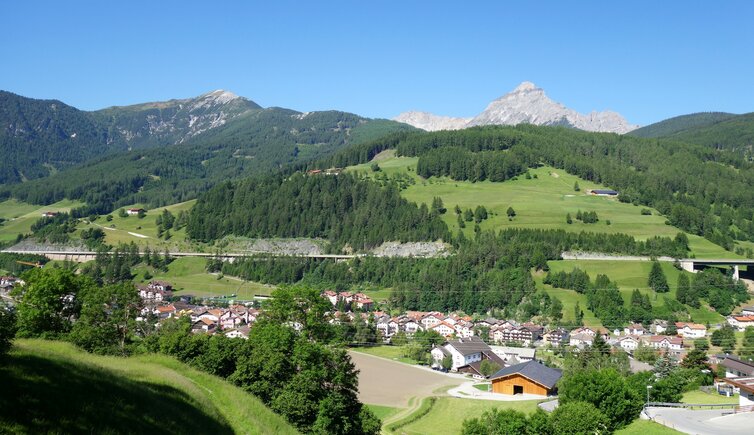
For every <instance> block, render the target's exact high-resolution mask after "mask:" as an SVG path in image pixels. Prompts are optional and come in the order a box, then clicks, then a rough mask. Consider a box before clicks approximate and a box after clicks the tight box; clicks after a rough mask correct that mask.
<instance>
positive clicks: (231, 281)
mask: <svg viewBox="0 0 754 435" xmlns="http://www.w3.org/2000/svg"><path fill="white" fill-rule="evenodd" d="M206 265H207V260H205V259H204V258H198V257H182V258H177V259H175V260H174V261H173V262H172V263H170V265H168V271H167V272H162V271H156V272H155V271H154V270H151V268H150V272H151V273H152V275H154V276H153V277H152V278H151V279H152V280H162V281H167V282H170V283H171V284H173V288H174V290H175V292H176V294H178V295H181V294H191V295H194V296H199V297H222V296H229V295H231V294H236V299H241V300H251V299H252V298H253V297H254V295H256V294H262V295H269V294H270V293H272V291H273V290H274V289H275V286H271V285H266V284H261V283H258V282H253V281H244V280H242V279H240V278H236V277H232V276H223V277H220V279H218V277H219V275H215V274H210V273H207V270H206ZM146 270H147V269H146V268H145V267H144V266H143V265H142V266H139V267H137V268H135V270H134V271H135V273H136V274H137V276H136V281H137V282H141V283H144V282H146V281H147V280H145V279H144V272H145V271H146Z"/></svg>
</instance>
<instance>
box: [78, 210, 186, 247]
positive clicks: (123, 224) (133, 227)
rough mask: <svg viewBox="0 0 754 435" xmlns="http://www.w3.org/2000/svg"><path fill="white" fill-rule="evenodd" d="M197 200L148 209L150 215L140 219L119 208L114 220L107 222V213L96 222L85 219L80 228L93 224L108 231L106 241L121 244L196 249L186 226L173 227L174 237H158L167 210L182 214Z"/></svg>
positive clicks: (113, 215) (171, 231) (114, 213)
mask: <svg viewBox="0 0 754 435" xmlns="http://www.w3.org/2000/svg"><path fill="white" fill-rule="evenodd" d="M195 202H196V200H191V201H186V202H182V203H178V204H173V205H169V206H167V207H160V208H155V209H152V210H147V214H146V216H144V217H143V218H142V219H139V217H138V216H126V217H120V216H118V210H115V211H113V213H111V216H112V217H113V219H112V221H109V222H108V221H107V220H106V218H105V217H104V216H101V217H100V218H99V219H97V220H96V221H94V223H91V224H90V223H88V222H82V223H81V224H79V228H80V229H86V228H90V227H92V226H95V227H99V228H102V229H103V230H105V243H107V244H110V245H117V244H118V243H131V242H134V243H136V244H137V245H139V246H142V247H145V246H149V247H150V248H151V249H158V250H160V251H162V250H164V249H165V248H168V249H170V250H171V251H183V250H192V248H193V246H192V245H191V244H190V243H187V242H186V241H185V238H186V229H185V228H182V229H180V230H179V231H175V230H170V233H171V235H172V237H171V238H170V240H167V241H166V240H164V239H160V238H158V237H157V223H156V220H157V216H159V215H160V214H161V213H162V212H163V211H164V210H169V211H170V213H172V214H173V216H175V217H178V213H179V212H181V211H189V210H190V209H191V207H193V206H194V203H195ZM139 207H142V205H141V204H134V205H131V206H127V207H123V208H124V209H126V210H127V209H129V208H139Z"/></svg>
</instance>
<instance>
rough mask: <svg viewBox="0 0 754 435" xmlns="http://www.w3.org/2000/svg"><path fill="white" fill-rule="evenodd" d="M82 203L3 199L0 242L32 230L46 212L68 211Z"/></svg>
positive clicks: (0, 207)
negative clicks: (26, 201)
mask: <svg viewBox="0 0 754 435" xmlns="http://www.w3.org/2000/svg"><path fill="white" fill-rule="evenodd" d="M82 205H84V204H83V203H82V202H79V201H69V200H63V201H59V202H56V203H55V204H51V205H45V206H39V205H34V204H27V203H24V202H20V201H16V200H15V199H9V200H7V201H2V202H0V218H3V219H5V221H4V222H3V223H2V224H0V243H3V242H9V241H13V240H15V239H16V236H18V235H19V234H27V233H29V232H31V226H32V224H33V223H34V222H36V221H37V220H38V219H39V218H41V217H42V213H44V212H47V211H51V212H67V211H70V210H71V209H72V208H76V207H81V206H82Z"/></svg>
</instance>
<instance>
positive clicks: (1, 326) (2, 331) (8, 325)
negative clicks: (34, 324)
mask: <svg viewBox="0 0 754 435" xmlns="http://www.w3.org/2000/svg"><path fill="white" fill-rule="evenodd" d="M17 330H18V328H17V327H16V312H15V311H14V310H13V309H12V308H11V307H9V306H6V305H5V304H3V303H2V302H0V357H1V356H3V355H5V353H6V352H8V350H10V347H11V344H12V341H13V337H15V336H16V331H17Z"/></svg>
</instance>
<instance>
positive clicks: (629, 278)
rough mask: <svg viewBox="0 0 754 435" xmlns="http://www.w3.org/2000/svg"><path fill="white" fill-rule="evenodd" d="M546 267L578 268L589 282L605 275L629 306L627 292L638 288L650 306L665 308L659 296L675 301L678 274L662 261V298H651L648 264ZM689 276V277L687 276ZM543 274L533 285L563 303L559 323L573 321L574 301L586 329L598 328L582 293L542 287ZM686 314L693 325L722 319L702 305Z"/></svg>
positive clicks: (554, 265)
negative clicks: (665, 285) (664, 286)
mask: <svg viewBox="0 0 754 435" xmlns="http://www.w3.org/2000/svg"><path fill="white" fill-rule="evenodd" d="M547 264H548V265H549V266H550V270H551V271H552V272H559V271H565V272H570V271H572V270H573V269H575V268H579V269H581V270H583V271H585V272H587V273H588V274H589V276H590V277H591V279H592V280H594V278H595V277H596V276H597V275H598V274H606V275H607V276H609V277H610V279H611V280H612V281H615V282H616V283H617V284H618V287H619V289H620V293H621V296H622V297H623V301H624V305H625V306H626V307H628V306H629V302H630V301H631V293H632V292H633V290H634V289H639V291H640V292H641V293H642V294H647V295H649V299H650V301H651V302H652V306H663V305H665V301H664V298H663V297H662V296H668V297H670V298H671V299H675V292H676V283H677V282H678V275H679V274H681V273H687V272H680V271H679V270H678V269H676V268H675V267H673V265H672V263H669V262H662V263H660V264H661V266H662V270H663V272H664V273H665V276H666V277H667V279H668V283H669V284H670V292H669V293H665V294H664V295H655V293H654V292H653V291H652V290H651V289H649V288H648V284H647V279H648V277H649V271H650V269H651V268H652V263H651V262H649V261H597V260H562V261H550V262H548V263H547ZM688 275H689V276H691V274H688ZM543 276H544V274H538V275H536V276H535V279H536V281H537V286H538V287H539V288H542V289H544V290H545V291H546V292H547V293H548V294H549V295H550V296H555V297H557V298H558V299H560V301H561V302H562V303H563V321H564V322H566V323H570V322H573V321H574V320H575V318H574V307H575V305H576V302H578V303H579V305H580V306H581V308H582V309H583V310H584V323H585V324H586V325H587V326H602V324H601V323H600V321H599V320H598V319H597V318H596V317H594V315H593V314H592V313H591V312H590V311H589V310H587V309H586V307H587V299H586V296H585V295H584V294H580V293H577V292H575V291H573V290H568V289H561V288H553V287H552V286H549V285H546V284H542V278H543ZM687 309H688V311H689V314H690V315H691V318H692V320H693V321H694V322H697V323H702V324H706V323H708V322H709V323H711V324H714V323H719V322H722V321H724V318H723V316H721V315H720V314H718V313H716V312H715V311H714V310H711V309H710V308H709V307H708V306H706V305H705V304H702V306H701V307H700V308H692V307H687Z"/></svg>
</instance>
